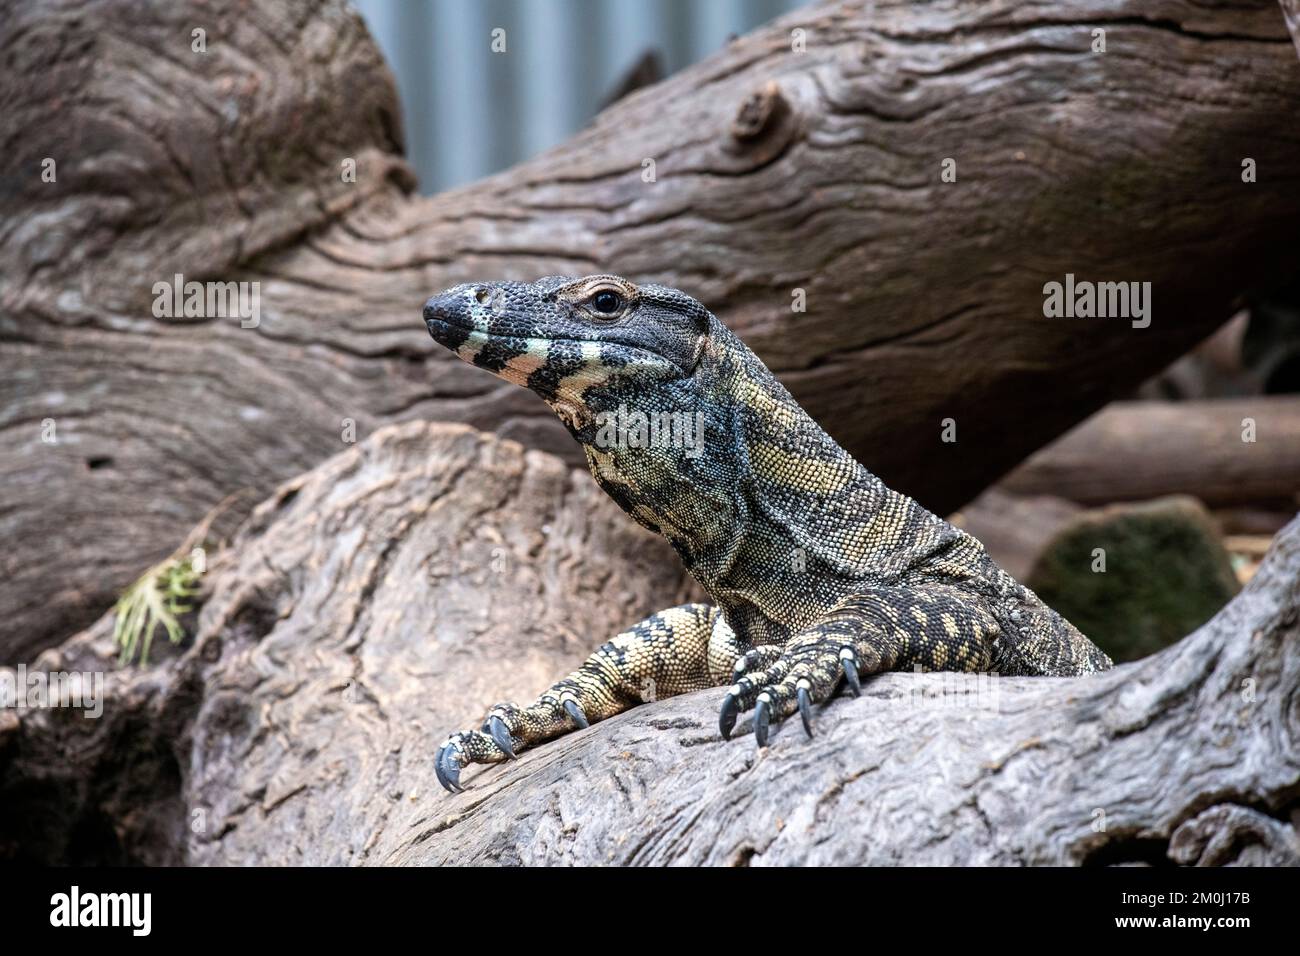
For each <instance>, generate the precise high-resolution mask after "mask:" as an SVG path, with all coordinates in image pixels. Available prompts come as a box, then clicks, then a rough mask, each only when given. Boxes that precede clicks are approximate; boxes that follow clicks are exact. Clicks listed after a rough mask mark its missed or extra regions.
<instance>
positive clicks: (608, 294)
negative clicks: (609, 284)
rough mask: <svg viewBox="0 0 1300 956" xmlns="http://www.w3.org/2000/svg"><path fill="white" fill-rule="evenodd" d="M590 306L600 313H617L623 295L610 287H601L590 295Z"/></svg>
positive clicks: (620, 307) (621, 305)
mask: <svg viewBox="0 0 1300 956" xmlns="http://www.w3.org/2000/svg"><path fill="white" fill-rule="evenodd" d="M591 307H592V308H593V309H595V310H596V311H597V312H599V313H600V314H601V315H617V314H618V312H619V311H620V310H621V309H622V308H623V297H622V296H621V295H619V294H618V293H617V292H614V291H612V290H610V289H602V290H601V291H600V292H597V293H596V294H595V295H594V296H592V297H591Z"/></svg>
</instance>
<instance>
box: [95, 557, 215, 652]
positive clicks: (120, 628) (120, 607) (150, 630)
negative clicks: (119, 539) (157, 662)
mask: <svg viewBox="0 0 1300 956" xmlns="http://www.w3.org/2000/svg"><path fill="white" fill-rule="evenodd" d="M198 592H199V571H198V570H196V569H195V567H194V563H193V561H192V559H191V557H190V556H188V555H187V556H186V557H183V558H178V557H175V556H173V557H170V558H168V559H167V560H166V561H163V562H162V563H161V564H156V565H154V566H153V567H152V568H150V569H149V570H148V571H146V572H145V573H144V574H143V575H141V577H140V578H139V580H137V581H136V582H135V584H133V585H131V587H130V588H129V589H127V591H126V593H125V594H123V595H122V596H121V597H120V598H119V599H118V601H117V607H116V611H117V620H116V622H115V623H114V627H113V640H114V641H116V643H117V645H118V646H119V647H121V649H122V653H121V656H120V657H119V658H118V664H119V665H125V664H129V663H130V662H131V661H132V660H133V659H134V658H135V655H136V651H137V650H139V651H140V666H141V667H144V666H146V665H147V664H148V663H149V647H150V645H152V644H153V639H154V635H155V633H157V630H158V628H159V627H160V626H161V627H162V628H163V629H164V630H165V631H166V632H167V637H168V639H169V640H170V641H171V642H172V643H173V644H179V643H180V642H181V640H182V639H183V638H184V637H185V628H184V627H183V626H182V625H181V622H180V620H179V619H178V618H179V616H180V615H182V614H185V613H187V612H189V611H192V610H193V609H194V606H193V605H192V604H190V603H188V602H189V599H190V598H192V597H193V596H194V595H196V594H198Z"/></svg>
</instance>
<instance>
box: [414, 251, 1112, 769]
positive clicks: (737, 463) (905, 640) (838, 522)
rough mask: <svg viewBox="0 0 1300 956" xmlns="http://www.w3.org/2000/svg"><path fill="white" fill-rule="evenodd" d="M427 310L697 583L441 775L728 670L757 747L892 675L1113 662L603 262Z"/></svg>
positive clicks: (671, 293)
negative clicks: (750, 714) (553, 425)
mask: <svg viewBox="0 0 1300 956" xmlns="http://www.w3.org/2000/svg"><path fill="white" fill-rule="evenodd" d="M424 319H425V324H426V325H427V326H428V329H429V332H430V334H431V335H432V336H433V337H434V339H436V340H437V341H438V342H440V343H441V344H442V345H444V346H446V347H447V348H449V349H451V350H452V351H454V352H456V353H457V354H458V355H459V356H460V357H461V358H462V359H464V360H465V361H467V362H470V363H472V364H474V365H477V366H479V367H480V368H484V369H487V370H488V371H491V372H493V373H495V374H496V375H499V376H500V377H502V378H504V379H506V380H507V381H510V382H513V383H515V384H518V385H523V386H525V387H526V388H528V389H530V390H532V391H533V392H536V393H537V395H539V396H540V397H541V398H542V399H543V400H544V401H545V402H546V403H547V404H548V405H550V406H551V408H552V409H553V410H554V411H555V413H556V414H557V415H558V416H559V417H560V419H561V421H563V422H564V424H565V425H566V427H567V428H568V429H569V432H570V433H571V434H572V435H573V437H574V438H576V439H577V440H578V442H579V443H581V444H582V446H583V449H584V450H585V452H586V455H587V463H588V465H589V467H590V468H591V473H592V475H593V476H594V477H595V479H596V481H597V483H598V484H599V485H600V486H601V488H603V489H604V490H605V492H606V493H607V494H609V495H610V497H612V498H613V499H614V500H615V501H616V502H618V504H619V506H620V507H622V508H623V510H624V511H626V512H627V513H628V514H629V515H631V516H632V517H633V518H634V519H636V520H637V521H638V522H640V523H641V524H642V525H644V526H645V527H647V528H649V529H651V530H652V531H655V532H657V533H659V534H662V535H663V536H664V537H666V538H667V539H668V540H669V542H671V543H672V545H673V547H674V548H675V549H676V550H677V553H678V554H679V555H681V558H682V561H683V562H685V564H686V567H687V569H689V570H690V572H691V573H692V574H693V575H694V576H695V579H696V580H697V581H699V583H700V585H701V586H702V587H703V588H704V589H705V591H706V592H708V594H709V596H710V597H711V598H712V600H713V605H712V606H710V605H687V606H685V607H682V608H673V609H671V610H668V611H663V612H661V613H659V614H656V615H654V616H653V617H650V618H647V619H646V620H645V621H642V622H641V623H639V624H637V625H635V626H633V627H632V628H631V629H630V630H628V631H625V632H623V633H622V634H619V635H618V636H616V637H614V638H613V639H612V640H610V641H609V642H608V643H606V644H605V645H603V646H602V647H601V648H600V649H599V650H598V651H597V652H596V653H595V654H594V655H592V657H591V658H590V659H588V660H587V662H586V663H584V664H583V665H582V667H580V668H579V669H578V670H576V671H574V672H573V673H572V674H570V675H569V676H568V677H566V678H565V679H563V680H561V681H559V682H558V683H556V684H554V685H553V686H552V687H551V688H550V689H549V690H547V691H546V692H545V693H543V694H542V695H541V697H540V698H538V700H537V701H536V702H535V703H533V704H532V705H530V706H528V707H526V708H520V707H517V706H515V705H514V704H500V705H498V706H496V707H494V708H492V710H491V711H490V712H489V714H488V717H487V719H486V720H485V721H484V723H483V729H482V730H481V731H469V732H467V733H460V734H453V735H452V736H451V737H450V738H449V739H448V741H447V742H446V744H444V745H443V747H442V748H441V749H440V750H439V751H438V755H437V762H436V769H437V773H438V778H439V780H440V781H441V782H442V784H443V785H444V786H445V787H446V788H447V789H449V790H459V789H460V782H459V781H460V771H461V769H462V768H463V767H464V766H465V765H466V764H469V763H494V762H496V761H500V760H505V759H508V758H510V757H513V756H514V755H515V754H516V753H517V752H518V751H519V750H521V749H522V748H524V747H528V746H531V745H533V744H536V743H539V742H541V741H544V740H548V739H550V738H552V737H555V736H558V735H559V734H563V733H567V732H568V731H570V730H573V729H575V728H578V727H586V726H587V724H588V722H589V721H592V720H603V719H605V718H606V717H610V716H612V715H614V714H616V713H619V712H621V711H623V710H625V709H627V708H628V707H631V706H633V705H634V704H636V703H638V702H640V701H642V700H646V699H654V698H657V697H668V696H671V695H673V694H680V693H684V692H686V691H690V690H697V689H700V688H704V687H710V686H718V685H721V684H724V683H728V682H730V683H731V686H730V689H729V691H728V693H727V694H726V696H725V698H724V700H723V703H722V710H721V715H720V719H719V725H720V728H721V730H722V734H723V736H725V737H729V736H730V734H731V730H732V728H733V727H734V726H735V722H736V719H737V717H738V715H739V714H740V713H741V712H743V711H747V710H749V709H750V708H753V710H754V734H755V737H756V738H757V740H758V743H759V745H760V746H764V745H765V744H766V742H767V736H768V728H769V725H770V723H771V721H772V720H774V719H780V718H782V717H785V716H787V715H789V714H792V713H794V712H795V711H796V710H797V711H799V713H800V716H801V718H802V721H803V725H804V729H805V730H807V732H808V733H809V734H811V733H812V714H811V708H812V704H813V703H817V702H819V701H823V700H826V699H827V698H829V697H831V696H832V695H833V694H834V693H835V691H836V689H837V688H838V687H839V686H840V684H841V682H843V683H844V684H846V685H847V687H848V689H849V690H850V691H851V692H854V693H856V692H857V690H858V688H859V686H860V681H861V678H863V677H866V676H869V675H871V674H878V673H882V672H884V671H888V670H894V669H912V668H919V669H921V670H958V671H989V672H993V673H999V674H1042V675H1053V676H1070V675H1079V674H1088V673H1092V672H1094V671H1099V670H1104V669H1106V668H1108V667H1110V666H1111V662H1110V660H1109V658H1107V657H1106V655H1105V654H1103V653H1102V652H1101V651H1100V650H1098V649H1097V648H1096V647H1095V646H1094V645H1093V644H1092V643H1091V642H1090V641H1089V640H1088V639H1087V638H1086V637H1084V636H1083V635H1082V634H1080V633H1079V632H1078V631H1077V630H1076V629H1075V628H1074V627H1073V626H1071V625H1070V623H1069V622H1068V621H1066V620H1064V619H1063V618H1062V617H1061V616H1060V615H1059V614H1057V613H1056V612H1055V611H1053V610H1051V609H1050V608H1048V607H1047V606H1046V605H1044V604H1043V603H1042V601H1040V600H1039V599H1038V598H1037V596H1035V595H1034V594H1033V592H1031V591H1030V590H1029V589H1028V588H1026V587H1024V586H1023V585H1021V584H1019V583H1017V582H1016V581H1015V580H1014V579H1013V578H1012V577H1011V576H1010V575H1008V574H1007V573H1006V572H1005V571H1003V570H1002V569H1001V568H999V567H998V566H997V565H996V564H994V563H993V561H992V560H991V559H990V558H989V556H988V554H987V553H986V552H985V550H984V547H983V545H981V544H980V543H979V542H978V541H976V540H975V539H974V538H972V537H971V536H970V535H968V534H966V533H965V532H963V531H961V530H960V529H958V528H955V527H953V526H952V525H950V524H948V523H947V522H946V521H944V520H942V519H941V518H939V517H937V516H935V515H933V514H930V513H929V512H928V511H926V510H925V509H924V508H922V507H921V506H920V505H918V504H917V503H916V502H915V501H912V500H911V499H910V498H907V497H905V496H904V495H900V494H898V493H896V492H894V491H891V490H890V489H888V488H886V487H885V486H884V484H882V483H881V481H880V480H879V479H878V478H876V476H875V475H873V474H871V473H870V472H869V471H867V470H866V469H865V468H864V467H862V465H860V464H858V462H856V461H855V460H854V459H853V458H852V456H850V455H849V454H848V453H847V452H846V451H844V449H842V448H841V447H840V446H839V445H837V444H836V443H835V442H834V440H832V439H831V437H830V436H829V435H827V434H826V433H825V432H824V431H822V429H821V428H820V427H818V425H817V423H816V422H814V421H813V420H812V419H811V418H809V417H808V415H807V413H806V412H804V410H803V409H802V408H800V407H799V405H798V403H796V402H795V400H794V399H793V398H792V397H791V396H790V393H789V392H787V391H786V389H785V388H784V386H782V385H781V383H780V382H778V381H777V380H776V378H775V377H774V376H773V375H772V374H771V372H769V371H768V370H767V368H766V367H765V366H764V365H763V363H762V362H761V361H759V359H758V357H757V356H755V355H754V353H752V352H751V351H750V350H749V349H748V348H746V347H745V346H744V344H742V343H741V342H740V340H739V339H737V338H736V337H735V336H734V335H732V334H731V332H729V331H728V330H727V329H726V328H725V327H724V326H723V325H722V324H721V323H720V322H719V321H718V320H717V319H716V318H715V317H714V316H713V315H712V314H710V313H709V311H708V310H707V309H705V308H704V306H702V305H701V304H700V303H698V302H696V301H695V300H694V299H692V298H690V297H689V296H686V295H684V294H682V293H681V292H678V291H676V290H675V289H669V288H665V287H663V286H656V285H642V286H636V285H633V284H632V283H631V282H628V281H627V280H626V279H622V278H619V277H618V276H607V275H606V276H590V277H587V278H585V279H575V278H570V277H564V276H551V277H547V278H544V279H539V280H538V281H536V282H532V283H527V282H479V283H471V284H467V285H460V286H456V287H455V288H452V289H448V290H447V291H446V292H442V293H440V294H438V295H436V296H434V297H433V298H431V299H429V301H428V302H427V303H426V304H425V307H424ZM642 415H643V416H645V417H644V418H638V416H642ZM651 422H653V423H654V424H655V425H657V426H658V427H657V428H656V429H651V428H649V427H646V426H648V425H649V424H650V423H651ZM620 425H622V426H624V427H623V429H622V430H621V431H620V427H619V426H620Z"/></svg>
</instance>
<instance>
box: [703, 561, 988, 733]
mask: <svg viewBox="0 0 1300 956" xmlns="http://www.w3.org/2000/svg"><path fill="white" fill-rule="evenodd" d="M997 633H998V626H997V622H996V620H995V619H994V617H993V615H992V614H991V613H989V611H988V610H987V609H986V608H985V607H984V606H983V604H982V602H981V601H980V599H979V598H978V597H977V596H975V595H972V594H969V593H968V592H964V591H960V590H958V589H957V588H953V587H948V586H946V585H926V586H913V587H895V588H873V589H871V590H869V591H865V592H863V593H862V594H858V595H854V596H852V597H850V598H848V599H847V600H845V601H843V602H841V603H840V604H839V605H838V606H836V607H835V608H834V609H833V610H832V611H830V612H829V613H828V614H827V615H826V616H825V618H823V619H822V620H821V621H819V622H818V623H817V624H815V625H813V626H812V627H809V628H806V629H805V630H803V631H800V632H799V633H798V634H796V635H794V636H793V637H792V638H791V639H790V640H788V641H787V642H786V643H785V645H784V647H783V648H782V649H781V655H780V657H779V658H777V660H776V661H775V662H773V663H770V664H768V665H766V666H761V667H759V668H757V669H753V670H750V669H743V670H741V671H740V673H739V675H738V677H737V680H736V682H735V683H734V684H733V685H732V686H731V688H730V690H729V692H728V693H727V696H726V697H725V698H724V699H723V702H722V710H721V713H720V715H719V721H718V723H719V728H720V729H721V731H722V735H723V736H724V737H727V738H730V736H731V731H732V728H733V727H735V724H736V717H737V715H738V714H739V713H740V712H741V711H743V710H747V709H749V708H750V707H753V708H754V737H755V739H756V740H757V741H758V745H759V746H760V747H762V746H766V744H767V734H768V727H769V726H770V724H771V721H772V720H773V719H774V718H776V719H780V718H782V717H785V716H787V715H789V714H792V713H794V712H795V710H798V711H799V715H800V718H801V719H802V721H803V727H804V730H805V731H806V732H807V733H808V735H809V736H810V737H811V736H812V704H813V703H815V702H819V701H823V700H826V699H827V698H829V697H830V696H831V695H832V694H833V693H834V691H835V689H836V687H837V686H838V685H839V682H840V681H841V680H844V681H845V683H846V684H847V685H848V687H849V690H850V691H851V692H852V693H853V694H854V696H857V694H858V693H859V692H860V691H861V678H862V677H866V676H869V675H871V674H879V673H883V672H885V671H890V670H903V669H907V668H910V667H914V666H919V667H920V668H921V669H922V670H950V671H978V670H983V669H985V668H987V667H988V665H989V663H990V661H991V660H992V651H993V638H994V637H995V636H996V635H997ZM747 659H748V658H745V659H742V662H741V663H742V664H743V663H745V662H746V660H747Z"/></svg>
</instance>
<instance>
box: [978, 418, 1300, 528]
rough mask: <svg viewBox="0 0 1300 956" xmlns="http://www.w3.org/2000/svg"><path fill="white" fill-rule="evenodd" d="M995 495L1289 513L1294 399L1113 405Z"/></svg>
mask: <svg viewBox="0 0 1300 956" xmlns="http://www.w3.org/2000/svg"><path fill="white" fill-rule="evenodd" d="M1250 423H1253V426H1252V425H1251V424H1250ZM1252 436H1253V440H1250V441H1247V440H1246V438H1250V437H1252ZM999 488H1001V489H1002V490H1003V491H1005V492H1010V493H1012V494H1018V495H1045V494H1050V495H1056V496H1058V497H1061V498H1066V499H1068V500H1070V501H1075V502H1079V503H1081V504H1090V505H1101V504H1107V503H1109V502H1112V501H1141V500H1144V499H1147V498H1157V497H1160V496H1162V495H1170V494H1188V495H1193V496H1195V497H1197V498H1200V499H1201V500H1202V501H1203V502H1205V503H1206V504H1208V505H1212V506H1231V505H1250V504H1258V503H1264V502H1279V503H1286V504H1289V505H1291V507H1292V508H1294V507H1295V505H1296V504H1297V503H1298V502H1300V497H1297V496H1300V397H1293V396H1289V395H1278V396H1259V397H1255V398H1225V399H1206V400H1202V401H1195V402H1174V403H1164V402H1117V403H1115V404H1114V405H1111V406H1109V407H1107V408H1105V409H1104V410H1102V411H1101V412H1099V413H1098V414H1097V415H1095V416H1093V417H1092V418H1090V419H1089V420H1088V421H1086V422H1084V423H1083V424H1082V425H1080V426H1079V427H1078V428H1076V429H1074V430H1073V431H1071V432H1069V433H1068V434H1066V435H1063V436H1062V437H1061V438H1059V439H1057V440H1056V441H1055V442H1053V443H1052V444H1050V445H1048V446H1047V447H1046V448H1044V449H1042V450H1041V451H1039V452H1036V453H1035V454H1034V455H1032V456H1030V458H1029V459H1028V460H1027V461H1026V462H1025V463H1024V464H1023V465H1021V466H1020V467H1019V468H1017V469H1015V471H1013V472H1011V474H1009V475H1007V476H1006V478H1004V479H1003V480H1002V481H1001V482H1000V483H999Z"/></svg>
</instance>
